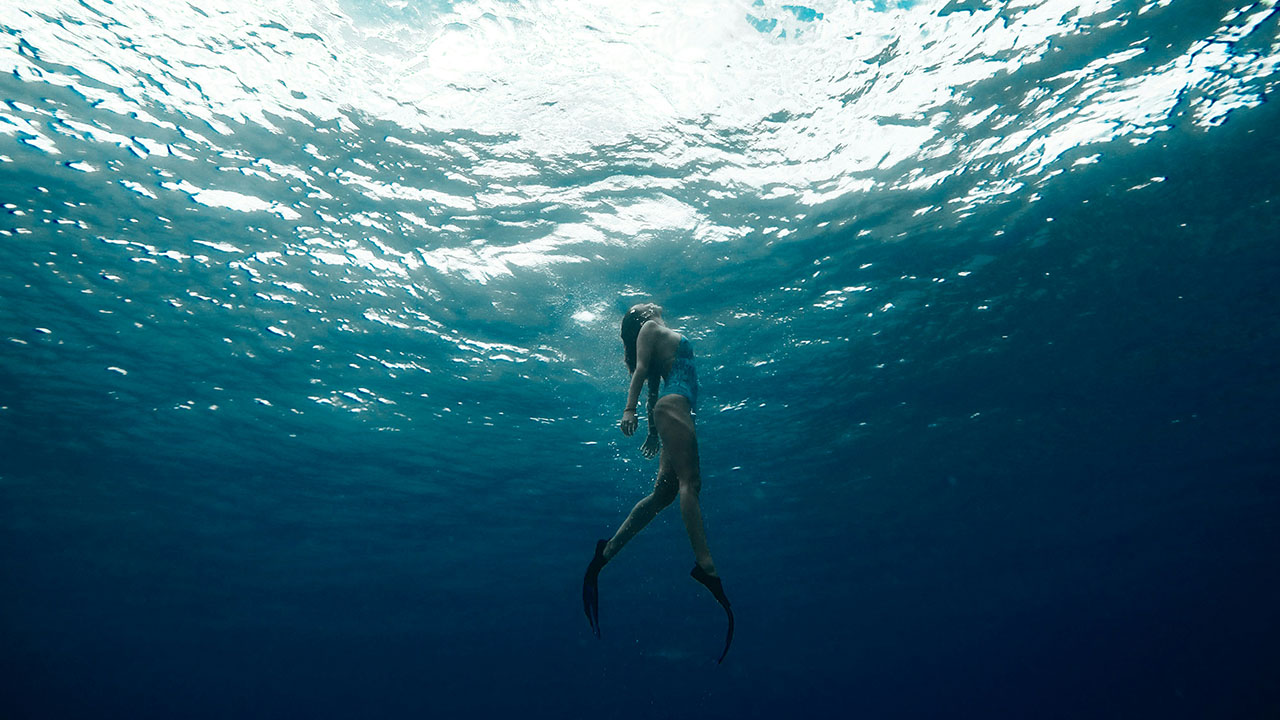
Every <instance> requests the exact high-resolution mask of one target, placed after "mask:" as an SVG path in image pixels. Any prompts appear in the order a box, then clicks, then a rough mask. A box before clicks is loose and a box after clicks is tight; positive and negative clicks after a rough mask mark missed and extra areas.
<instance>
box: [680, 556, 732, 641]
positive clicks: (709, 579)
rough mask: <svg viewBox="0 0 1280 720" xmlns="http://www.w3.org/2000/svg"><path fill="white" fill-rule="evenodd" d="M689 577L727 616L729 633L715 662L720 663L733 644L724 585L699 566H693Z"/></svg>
mask: <svg viewBox="0 0 1280 720" xmlns="http://www.w3.org/2000/svg"><path fill="white" fill-rule="evenodd" d="M689 575H690V576H691V577H692V578H693V579H694V580H697V581H698V582H700V583H702V584H703V585H705V586H706V588H707V589H708V590H710V591H711V594H712V595H714V596H715V598H716V600H718V601H719V602H720V605H721V606H723V607H724V612H725V614H726V615H728V616H729V632H728V633H726V634H725V636H724V652H722V653H720V659H719V660H717V661H716V663H717V664H719V663H722V662H724V656H725V655H728V654H729V645H731V644H732V643H733V610H732V609H731V608H730V607H729V596H728V595H725V594H724V585H723V584H722V583H721V582H720V578H718V577H716V576H715V575H711V574H709V573H707V571H706V570H703V569H702V568H701V567H700V566H698V565H694V566H693V570H691V571H689Z"/></svg>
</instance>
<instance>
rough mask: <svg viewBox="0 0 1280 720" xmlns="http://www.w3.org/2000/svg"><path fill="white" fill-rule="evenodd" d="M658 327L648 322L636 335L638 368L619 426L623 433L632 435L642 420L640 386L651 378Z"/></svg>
mask: <svg viewBox="0 0 1280 720" xmlns="http://www.w3.org/2000/svg"><path fill="white" fill-rule="evenodd" d="M655 332H657V328H656V327H655V326H654V325H652V324H648V323H646V324H645V325H644V326H643V327H641V328H640V334H639V335H638V336H637V337H636V369H635V372H633V373H631V386H630V387H628V388H627V404H626V406H625V407H624V409H623V411H622V421H621V422H619V423H618V427H619V428H621V429H622V434H623V435H626V436H627V437H631V434H632V433H634V432H635V431H636V427H637V426H639V424H640V421H639V420H637V419H636V403H637V402H638V401H639V400H640V388H642V387H644V383H645V380H647V379H648V378H649V356H650V355H651V354H652V353H653V336H654V333H655Z"/></svg>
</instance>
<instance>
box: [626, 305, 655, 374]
mask: <svg viewBox="0 0 1280 720" xmlns="http://www.w3.org/2000/svg"><path fill="white" fill-rule="evenodd" d="M651 317H653V313H651V312H650V311H649V309H648V308H643V307H640V306H636V307H633V308H631V309H630V310H628V311H627V314H626V315H623V316H622V350H623V361H624V362H625V363H626V364H627V372H632V373H634V372H635V371H636V338H638V337H640V328H641V327H642V326H643V325H644V324H645V322H646V321H647V320H648V319H649V318H651Z"/></svg>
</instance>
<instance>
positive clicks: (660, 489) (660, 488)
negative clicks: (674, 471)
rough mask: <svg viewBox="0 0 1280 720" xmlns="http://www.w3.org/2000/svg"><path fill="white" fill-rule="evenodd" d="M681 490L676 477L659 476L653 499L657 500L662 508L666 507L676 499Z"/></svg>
mask: <svg viewBox="0 0 1280 720" xmlns="http://www.w3.org/2000/svg"><path fill="white" fill-rule="evenodd" d="M679 490H680V485H679V483H677V482H676V479H675V477H674V476H671V475H662V476H659V477H658V481H657V483H655V484H654V487H653V499H654V500H656V501H657V502H658V503H659V505H660V506H661V507H666V506H668V505H670V504H671V503H672V501H674V500H675V499H676V494H677V492H678V491H679Z"/></svg>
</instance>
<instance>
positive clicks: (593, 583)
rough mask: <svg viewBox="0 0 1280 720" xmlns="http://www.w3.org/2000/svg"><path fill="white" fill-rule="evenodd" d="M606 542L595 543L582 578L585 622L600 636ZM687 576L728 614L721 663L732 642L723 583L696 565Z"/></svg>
mask: <svg viewBox="0 0 1280 720" xmlns="http://www.w3.org/2000/svg"><path fill="white" fill-rule="evenodd" d="M608 544H609V541H608V540H600V541H598V542H597V543H596V554H595V557H593V558H591V563H590V564H588V565H587V574H586V575H584V576H583V578H582V609H583V611H584V612H586V614H587V622H590V623H591V632H592V633H594V634H595V636H596V637H600V588H599V577H600V569H601V568H603V567H604V564H605V559H604V548H605V546H606V545H608ZM689 576H690V577H692V578H693V579H694V580H697V581H698V582H700V583H702V584H703V586H705V587H706V588H707V589H708V590H710V591H711V594H712V595H714V596H715V599H716V600H717V601H718V602H719V603H720V605H721V606H722V607H723V608H724V612H725V614H726V615H728V616H729V631H728V633H726V634H725V636H724V652H722V653H720V659H719V660H717V661H716V664H719V663H722V662H724V657H725V655H728V654H729V646H730V645H731V644H733V609H732V608H731V607H729V596H728V595H725V594H724V585H723V584H722V583H721V582H720V578H718V577H716V576H714V575H708V574H707V573H706V572H704V571H703V569H702V568H700V567H698V566H697V565H694V566H693V570H691V571H689Z"/></svg>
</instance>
